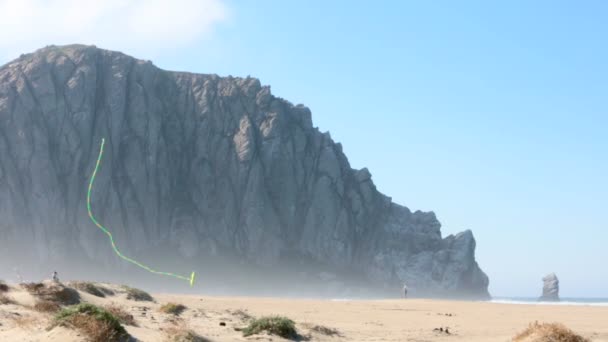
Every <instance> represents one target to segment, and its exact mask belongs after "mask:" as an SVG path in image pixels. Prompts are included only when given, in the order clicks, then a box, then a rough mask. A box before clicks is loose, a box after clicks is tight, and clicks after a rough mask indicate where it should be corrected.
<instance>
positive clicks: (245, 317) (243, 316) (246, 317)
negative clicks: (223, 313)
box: [228, 309, 254, 321]
mask: <svg viewBox="0 0 608 342" xmlns="http://www.w3.org/2000/svg"><path fill="white" fill-rule="evenodd" d="M228 313H230V314H232V315H234V316H236V317H238V318H239V319H240V320H241V321H250V320H252V319H253V318H254V317H253V316H251V315H250V314H249V313H248V312H247V311H246V310H241V309H238V310H234V311H231V310H228Z"/></svg>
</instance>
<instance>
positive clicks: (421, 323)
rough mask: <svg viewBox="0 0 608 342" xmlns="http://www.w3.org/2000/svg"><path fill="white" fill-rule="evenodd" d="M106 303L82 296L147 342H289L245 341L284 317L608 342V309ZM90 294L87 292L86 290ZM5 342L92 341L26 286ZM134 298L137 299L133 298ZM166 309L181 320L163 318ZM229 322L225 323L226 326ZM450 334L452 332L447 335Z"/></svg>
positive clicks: (335, 326)
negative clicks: (177, 309)
mask: <svg viewBox="0 0 608 342" xmlns="http://www.w3.org/2000/svg"><path fill="white" fill-rule="evenodd" d="M102 288H103V289H104V291H105V290H109V291H108V292H107V293H104V294H103V297H100V296H99V295H100V294H99V293H97V295H93V294H90V293H88V292H87V289H86V287H81V290H79V294H80V300H81V301H82V302H88V303H92V304H95V305H98V306H101V307H107V306H109V305H112V306H114V307H119V308H121V309H123V310H124V311H125V312H126V313H127V314H129V315H132V316H133V319H134V321H135V324H136V326H133V325H125V328H126V329H127V331H128V332H129V334H131V335H132V336H133V337H135V338H136V339H137V340H140V341H167V340H169V339H168V337H169V335H170V334H174V333H175V331H176V330H184V329H187V330H191V331H193V332H195V333H197V334H199V335H201V336H202V337H204V338H206V339H207V340H209V341H271V340H272V341H282V340H284V339H282V338H280V337H277V336H271V335H267V334H258V335H253V336H249V337H243V333H242V332H241V331H240V330H239V329H241V328H244V327H246V326H247V324H248V323H249V322H250V320H251V319H253V318H256V317H263V316H268V315H280V316H284V317H288V318H290V319H292V320H293V321H294V322H295V323H296V328H297V330H298V333H299V334H300V338H302V339H305V340H306V339H307V340H310V341H418V342H422V341H473V342H474V341H501V342H502V341H511V340H512V338H513V337H514V336H516V335H517V334H518V333H520V332H521V331H523V330H525V329H526V328H527V327H528V326H529V324H530V323H533V322H535V321H538V322H558V323H562V324H564V325H565V326H566V327H568V328H570V329H572V330H573V331H575V332H576V333H578V334H580V335H582V336H584V337H586V338H588V339H589V340H591V341H608V324H606V322H608V307H594V306H568V305H563V306H560V305H551V306H548V305H547V306H545V305H532V304H531V305H521V304H520V305H511V304H499V303H489V302H466V301H445V300H426V299H406V300H404V299H395V300H340V301H331V300H312V299H310V300H307V299H280V298H250V297H208V296H192V295H178V294H152V297H153V299H154V301H153V302H152V301H145V300H143V301H138V300H134V297H133V296H130V295H129V291H128V290H127V288H125V287H121V286H117V285H112V284H106V285H103V286H102ZM82 289H84V290H82ZM3 295H4V296H5V297H6V298H8V299H9V301H8V302H7V304H0V341H85V340H86V339H85V336H84V334H83V333H82V332H79V331H76V330H72V329H68V328H65V327H61V326H58V327H54V328H52V329H49V327H50V326H51V323H52V317H53V315H52V314H50V313H45V312H39V311H36V310H34V308H33V305H34V304H35V303H36V302H37V298H36V297H35V295H32V294H31V293H30V292H28V291H27V290H26V289H24V288H22V287H20V286H12V287H11V289H10V291H8V292H6V293H3ZM127 297H130V299H127ZM167 303H175V304H182V305H183V306H185V310H183V311H182V312H181V313H179V314H174V313H170V312H162V311H160V307H161V306H162V305H164V304H167ZM220 323H223V324H220ZM446 330H447V332H446Z"/></svg>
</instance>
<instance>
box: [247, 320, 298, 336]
mask: <svg viewBox="0 0 608 342" xmlns="http://www.w3.org/2000/svg"><path fill="white" fill-rule="evenodd" d="M262 331H267V332H268V333H270V334H273V335H277V336H281V337H283V338H287V339H294V338H296V337H297V336H298V332H297V330H296V326H295V323H294V321H292V320H291V319H289V318H287V317H282V316H265V317H262V318H257V319H254V320H252V321H251V322H250V323H249V325H248V326H247V327H246V328H245V329H243V336H245V337H247V336H251V335H255V334H259V333H261V332H262Z"/></svg>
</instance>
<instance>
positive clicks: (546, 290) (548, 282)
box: [538, 273, 559, 302]
mask: <svg viewBox="0 0 608 342" xmlns="http://www.w3.org/2000/svg"><path fill="white" fill-rule="evenodd" d="M538 300H539V301H542V302H559V280H558V279H557V276H556V275H555V273H551V274H548V275H546V276H545V277H544V278H543V295H542V296H541V297H540V298H539V299H538Z"/></svg>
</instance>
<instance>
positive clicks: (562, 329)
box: [513, 322, 589, 342]
mask: <svg viewBox="0 0 608 342" xmlns="http://www.w3.org/2000/svg"><path fill="white" fill-rule="evenodd" d="M513 341H515V342H520V341H521V342H589V340H588V339H586V338H584V337H582V336H580V335H578V334H576V333H575V332H574V331H572V330H570V329H568V328H566V326H564V325H563V324H561V323H538V322H534V323H532V324H530V325H529V326H528V328H526V330H524V331H522V332H521V333H519V334H517V336H515V337H514V338H513Z"/></svg>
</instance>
